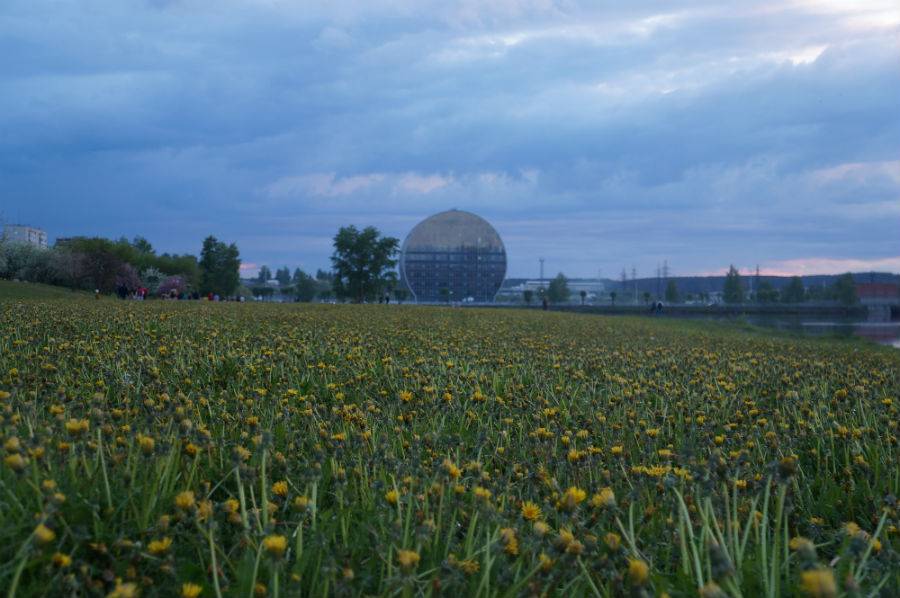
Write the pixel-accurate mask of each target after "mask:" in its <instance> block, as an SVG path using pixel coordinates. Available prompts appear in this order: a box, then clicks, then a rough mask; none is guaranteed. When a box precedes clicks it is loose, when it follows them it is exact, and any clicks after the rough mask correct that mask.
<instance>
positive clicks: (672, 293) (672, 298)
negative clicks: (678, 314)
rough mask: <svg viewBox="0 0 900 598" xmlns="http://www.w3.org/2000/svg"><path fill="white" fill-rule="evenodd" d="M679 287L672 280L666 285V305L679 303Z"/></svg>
mask: <svg viewBox="0 0 900 598" xmlns="http://www.w3.org/2000/svg"><path fill="white" fill-rule="evenodd" d="M678 301H679V297H678V285H677V284H675V281H674V280H670V281H669V283H668V284H667V285H666V303H678Z"/></svg>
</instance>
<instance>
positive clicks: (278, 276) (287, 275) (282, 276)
mask: <svg viewBox="0 0 900 598" xmlns="http://www.w3.org/2000/svg"><path fill="white" fill-rule="evenodd" d="M275 280H277V281H278V284H280V285H281V286H283V287H286V286H288V285H289V284H291V271H290V270H288V267H287V266H285V267H283V268H278V270H277V271H276V272H275Z"/></svg>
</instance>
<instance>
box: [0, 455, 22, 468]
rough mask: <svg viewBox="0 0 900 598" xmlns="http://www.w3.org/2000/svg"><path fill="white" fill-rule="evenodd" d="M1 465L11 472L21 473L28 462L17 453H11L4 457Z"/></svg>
mask: <svg viewBox="0 0 900 598" xmlns="http://www.w3.org/2000/svg"><path fill="white" fill-rule="evenodd" d="M3 463H4V464H5V465H6V466H7V467H9V468H10V469H12V470H13V471H22V470H24V469H25V466H26V465H27V464H28V461H27V460H26V459H25V457H23V456H22V455H20V454H19V453H13V454H11V455H7V456H6V457H4V459H3Z"/></svg>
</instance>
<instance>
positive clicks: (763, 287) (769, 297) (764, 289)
mask: <svg viewBox="0 0 900 598" xmlns="http://www.w3.org/2000/svg"><path fill="white" fill-rule="evenodd" d="M756 301H757V302H759V303H778V289H776V288H775V287H773V286H772V283H770V282H769V281H768V280H764V281H762V282H760V283H759V287H757V289H756Z"/></svg>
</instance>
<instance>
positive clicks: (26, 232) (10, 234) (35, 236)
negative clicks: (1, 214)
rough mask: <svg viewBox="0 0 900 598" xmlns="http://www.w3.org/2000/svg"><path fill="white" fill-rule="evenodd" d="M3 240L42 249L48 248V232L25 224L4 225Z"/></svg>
mask: <svg viewBox="0 0 900 598" xmlns="http://www.w3.org/2000/svg"><path fill="white" fill-rule="evenodd" d="M3 240H4V241H6V242H8V243H26V244H28V245H34V246H35V247H40V248H41V249H46V248H47V233H46V231H44V230H43V229H40V228H35V227H33V226H26V225H24V224H5V225H3Z"/></svg>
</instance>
